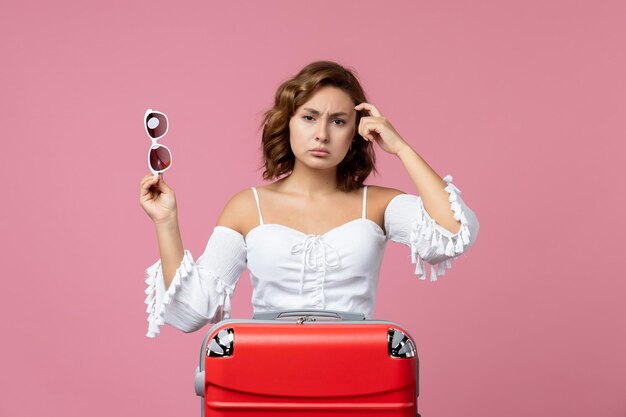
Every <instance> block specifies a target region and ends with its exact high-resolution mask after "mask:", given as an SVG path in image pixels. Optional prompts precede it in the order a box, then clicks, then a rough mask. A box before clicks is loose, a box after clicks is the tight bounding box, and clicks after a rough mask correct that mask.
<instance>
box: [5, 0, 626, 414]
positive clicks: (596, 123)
mask: <svg viewBox="0 0 626 417" xmlns="http://www.w3.org/2000/svg"><path fill="white" fill-rule="evenodd" d="M88 3H89V2H84V1H77V0H74V1H56V2H44V1H40V2H19V1H17V0H3V1H2V2H1V3H0V45H1V54H2V61H1V65H0V74H1V80H2V81H1V84H0V85H1V91H0V106H1V107H0V120H1V126H2V134H1V135H0V137H1V138H2V147H1V150H2V161H1V163H0V175H1V176H0V189H1V190H2V201H1V203H0V207H1V208H0V210H1V213H2V214H1V216H0V227H1V229H0V231H1V234H2V241H1V242H2V243H1V245H2V247H1V251H0V254H1V255H0V256H1V257H0V260H1V263H2V264H1V271H2V276H3V278H2V287H3V297H2V302H0V309H1V318H2V320H1V321H0V334H1V335H2V345H1V346H2V347H1V354H0V370H1V371H0V416H7V417H9V416H10V417H13V416H33V415H50V416H86V415H88V416H93V417H97V416H110V415H122V416H131V415H146V416H147V415H151V416H172V415H176V416H194V415H198V413H199V400H198V398H197V397H196V396H195V394H194V392H193V373H194V369H195V367H196V364H197V360H198V351H199V346H200V342H201V339H202V337H203V331H199V332H196V333H192V334H183V333H180V332H178V331H176V330H174V329H171V328H165V329H164V330H163V332H162V334H161V336H160V337H159V338H158V339H156V340H152V339H148V338H146V337H145V333H146V325H147V323H146V315H145V306H144V304H143V299H144V293H143V291H144V288H145V287H144V282H143V280H144V269H145V268H146V267H147V266H149V265H150V264H152V263H153V262H154V261H155V260H156V259H157V258H158V248H157V242H156V236H155V232H154V227H153V226H152V223H151V222H150V220H149V219H148V217H147V216H146V215H145V213H144V212H143V210H142V209H141V207H140V206H139V201H138V196H139V180H140V179H141V178H142V176H143V175H145V174H146V173H147V168H146V161H145V159H146V153H147V150H148V146H149V144H150V142H149V140H148V138H147V137H146V134H145V132H144V131H143V127H142V117H143V113H144V111H145V109H146V108H148V107H152V108H155V109H159V110H162V111H164V112H166V113H167V114H168V115H169V117H170V121H171V129H170V132H169V133H168V135H167V137H166V139H165V140H164V141H163V143H164V144H166V145H168V146H169V147H170V149H172V151H173V153H174V166H173V168H172V170H171V171H170V172H169V173H168V175H167V176H166V178H167V180H168V182H169V183H170V184H171V185H172V187H174V189H175V190H176V193H177V198H178V203H179V210H180V216H181V229H182V234H183V241H184V243H185V247H186V248H188V249H190V250H191V251H192V253H193V254H194V256H196V257H197V256H198V255H200V253H201V252H202V250H203V249H204V246H205V244H206V241H207V239H208V237H209V234H210V232H211V230H212V228H213V226H214V224H215V221H216V219H217V216H218V214H219V213H220V211H221V209H222V207H223V205H224V204H225V202H226V201H227V199H228V198H229V197H230V195H232V194H233V193H234V192H236V191H238V190H240V189H243V188H245V187H249V186H251V185H259V184H261V183H262V182H261V180H260V175H261V172H260V171H259V170H257V169H256V168H257V166H258V164H259V153H258V146H259V136H260V133H259V131H258V125H259V122H260V120H261V114H262V112H263V111H264V110H265V109H266V108H267V107H268V106H269V105H270V104H271V103H272V100H273V96H274V92H275V90H276V88H277V87H278V85H279V84H280V83H281V82H282V81H283V80H285V79H286V78H288V77H290V76H292V75H294V74H295V73H296V72H297V71H298V70H299V69H300V68H301V67H303V66H304V65H306V64H307V63H309V62H311V61H313V60H318V59H330V60H336V61H338V62H340V63H342V64H344V65H347V66H349V67H352V68H354V69H356V71H357V73H358V75H359V77H360V79H361V81H362V83H363V85H364V87H365V89H366V92H367V93H368V95H369V98H370V101H371V102H372V103H374V104H375V105H377V106H378V107H379V108H380V109H381V111H382V113H383V114H384V115H385V116H387V117H388V118H389V119H390V120H391V122H392V123H393V125H394V126H395V127H396V129H397V130H398V131H399V132H400V134H401V135H402V136H403V137H404V138H406V139H407V140H408V141H409V142H410V143H411V144H412V145H413V147H414V148H415V149H416V150H417V151H418V152H419V153H420V154H421V155H422V156H423V157H424V158H425V159H426V160H427V161H428V162H429V163H430V164H431V166H432V167H433V168H434V169H435V170H436V171H437V172H438V173H439V174H440V175H441V176H444V175H445V174H448V173H450V174H452V175H453V176H454V181H455V184H456V185H457V186H458V187H459V188H460V189H461V190H462V191H463V197H464V198H465V201H466V202H467V203H468V204H469V205H470V206H471V207H472V208H473V209H474V210H475V211H476V213H477V214H478V217H479V219H480V222H481V231H480V236H479V238H478V241H477V243H476V245H475V246H474V247H473V248H472V249H471V250H470V251H469V252H467V254H465V255H464V256H463V257H462V258H461V259H459V260H457V261H456V262H455V263H454V266H453V268H452V270H451V271H449V273H448V274H447V275H446V276H445V277H443V278H442V279H440V281H439V282H437V283H436V284H431V283H429V282H422V281H418V280H417V278H416V277H415V276H414V275H413V272H412V271H413V266H412V265H411V264H410V262H409V260H408V250H407V249H406V248H405V247H402V246H399V245H396V244H389V246H388V248H387V255H386V258H385V261H384V264H383V271H382V275H381V284H380V290H379V296H378V302H377V306H376V312H375V318H378V319H388V320H393V321H397V322H400V323H403V324H405V325H406V326H407V328H408V329H409V330H410V331H411V334H412V335H413V336H414V337H415V339H416V341H417V345H418V350H419V354H420V359H421V386H422V390H421V396H420V408H421V411H422V415H424V416H461V415H465V416H478V415H480V416H494V417H495V416H508V417H515V416H520V417H521V416H527V415H540V416H568V417H574V416H589V415H593V416H622V417H623V416H626V397H625V395H624V394H625V393H626V359H625V358H626V355H625V353H624V352H626V336H625V334H626V309H625V307H624V305H625V303H624V296H625V293H626V284H625V281H624V279H623V278H624V273H623V272H622V268H621V264H622V263H623V262H622V261H620V259H621V258H622V251H623V250H624V249H625V244H624V232H625V227H624V226H625V216H624V206H625V203H626V201H625V200H626V198H625V196H624V194H625V193H624V185H623V176H624V175H623V174H624V164H625V162H626V158H625V157H624V151H625V147H624V131H625V128H624V118H625V115H626V99H625V97H626V81H625V80H626V77H625V76H624V74H626V2H623V1H591V0H586V1H537V0H534V1H505V2H503V1H495V0H485V1H471V2H470V1H437V2H433V1H419V2H412V1H390V2H385V3H383V2H379V1H367V2H366V1H360V0H359V1H355V0H352V1H340V2H339V1H337V2H334V1H319V0H318V1H315V2H310V3H309V2H299V1H295V2H294V1H248V2H243V1H229V2H217V1H212V2H208V1H203V2H201V1H196V2H178V3H174V2H165V1H133V2H126V1H113V2H111V1H108V2H97V3H96V2H91V4H88ZM378 155H379V161H380V164H379V169H380V172H381V175H380V176H378V177H373V178H370V180H369V183H370V184H379V185H386V186H392V187H396V188H400V189H403V190H405V191H407V192H414V188H413V185H412V184H411V182H410V179H409V177H408V175H407V174H406V173H405V171H404V169H403V167H402V166H401V164H400V163H399V161H398V160H397V159H396V158H395V157H392V156H390V155H387V154H384V153H383V152H378ZM250 295H251V286H250V282H249V278H248V275H247V273H246V274H245V275H244V276H243V277H242V279H241V281H240V283H239V286H238V287H237V292H236V294H235V297H234V300H233V303H234V307H233V316H234V317H240V318H247V317H250V316H251V314H252V309H251V306H250Z"/></svg>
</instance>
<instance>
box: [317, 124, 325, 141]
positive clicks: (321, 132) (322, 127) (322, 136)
mask: <svg viewBox="0 0 626 417" xmlns="http://www.w3.org/2000/svg"><path fill="white" fill-rule="evenodd" d="M315 140H317V141H320V142H328V132H327V130H326V126H325V125H324V123H320V127H319V128H318V129H317V132H316V136H315Z"/></svg>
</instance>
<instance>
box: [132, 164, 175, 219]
mask: <svg viewBox="0 0 626 417" xmlns="http://www.w3.org/2000/svg"><path fill="white" fill-rule="evenodd" d="M140 189H141V194H140V196H139V203H140V204H141V207H143V209H144V210H145V211H146V213H148V216H150V218H151V219H152V221H153V222H154V223H155V224H157V223H163V222H167V221H169V220H174V219H176V215H177V213H176V195H175V194H174V190H172V188H170V186H169V185H167V184H166V183H165V180H164V179H163V174H159V176H158V177H155V176H154V175H153V174H148V175H146V176H145V177H143V179H142V180H141V187H140Z"/></svg>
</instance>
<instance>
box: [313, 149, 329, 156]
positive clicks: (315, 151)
mask: <svg viewBox="0 0 626 417" xmlns="http://www.w3.org/2000/svg"><path fill="white" fill-rule="evenodd" d="M309 152H311V155H313V156H327V155H328V154H329V153H330V152H328V151H327V150H325V149H311V150H310V151H309Z"/></svg>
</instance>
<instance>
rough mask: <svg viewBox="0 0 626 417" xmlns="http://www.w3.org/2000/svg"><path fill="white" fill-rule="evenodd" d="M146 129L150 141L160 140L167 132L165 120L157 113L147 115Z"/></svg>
mask: <svg viewBox="0 0 626 417" xmlns="http://www.w3.org/2000/svg"><path fill="white" fill-rule="evenodd" d="M145 122H146V129H147V130H148V134H149V135H150V137H151V138H152V139H156V138H160V137H161V136H163V135H164V134H165V132H167V119H166V118H165V116H164V115H162V114H159V113H148V115H147V116H146V120H145Z"/></svg>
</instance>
